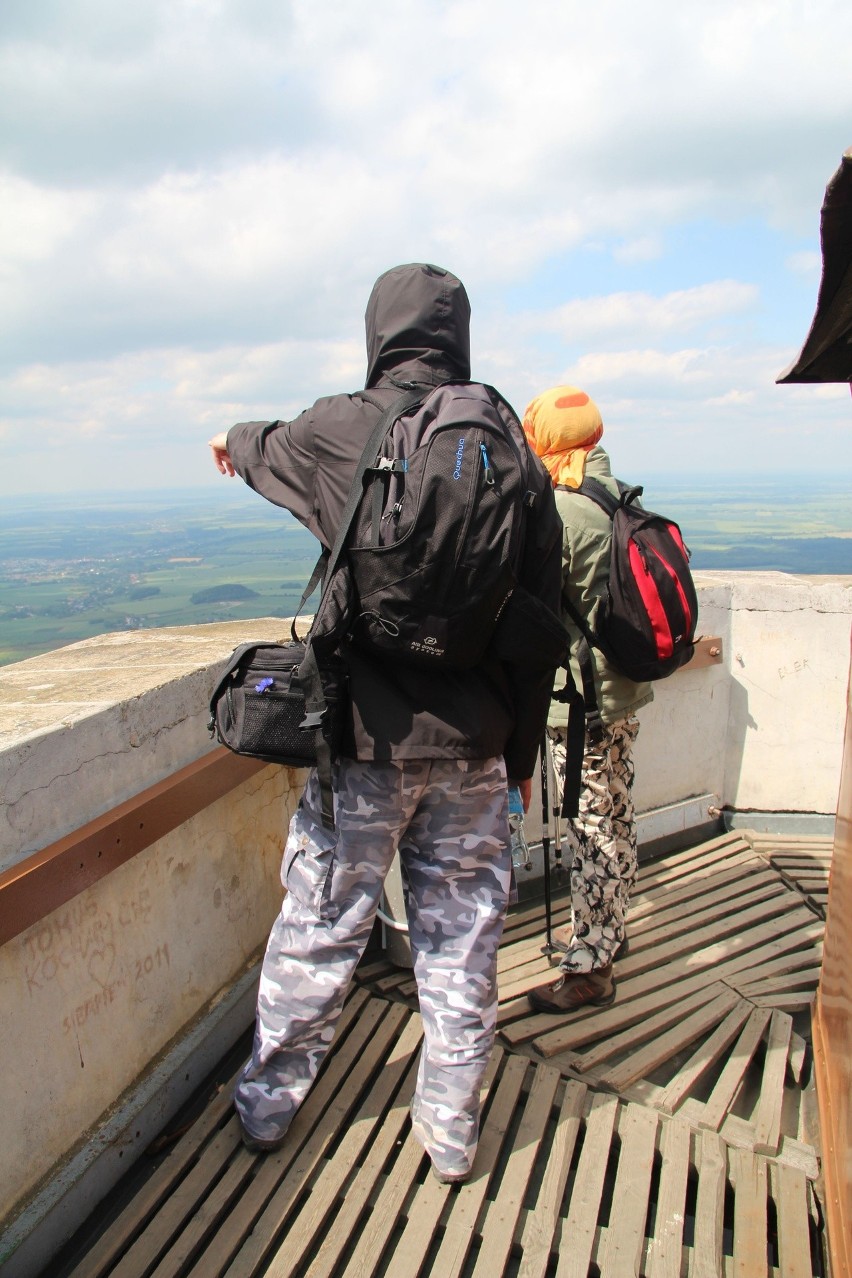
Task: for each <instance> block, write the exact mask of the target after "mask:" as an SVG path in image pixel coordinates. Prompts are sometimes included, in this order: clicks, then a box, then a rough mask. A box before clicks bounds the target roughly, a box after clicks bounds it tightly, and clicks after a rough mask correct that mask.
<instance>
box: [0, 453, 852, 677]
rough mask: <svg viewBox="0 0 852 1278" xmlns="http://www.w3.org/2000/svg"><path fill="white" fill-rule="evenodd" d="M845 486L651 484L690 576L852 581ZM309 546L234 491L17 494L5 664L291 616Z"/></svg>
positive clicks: (836, 481) (6, 596) (5, 542)
mask: <svg viewBox="0 0 852 1278" xmlns="http://www.w3.org/2000/svg"><path fill="white" fill-rule="evenodd" d="M849 492H850V480H849V477H848V476H843V477H839V478H833V479H830V480H820V481H819V482H818V483H815V482H810V483H802V484H799V483H794V482H792V481H791V480H789V479H773V480H762V481H761V482H760V483H752V484H749V483H746V482H744V481H738V482H737V483H735V484H733V483H730V482H729V481H728V480H726V479H724V478H715V479H714V478H709V477H703V476H702V477H681V478H673V477H671V476H667V477H665V478H655V479H653V480H649V481H647V482H646V484H645V495H644V503H645V505H646V506H648V507H649V508H651V509H653V510H658V511H661V512H663V513H665V514H668V515H669V516H670V517H672V518H674V519H676V520H677V521H678V522H679V523H680V525H681V528H682V530H683V534H684V538H685V540H686V542H687V544H688V545H689V547H690V550H691V551H692V564H693V567H694V568H696V569H701V568H705V569H737V570H743V569H749V570H766V569H770V570H776V571H781V572H791V573H804V574H812V573H842V574H852V501H850V497H849ZM317 550H318V545H317V542H316V541H315V539H314V538H313V537H312V536H311V534H310V533H308V532H307V531H306V530H305V529H303V528H302V527H301V526H300V525H299V524H298V523H296V521H295V520H294V519H293V518H292V517H291V516H290V515H288V514H287V512H286V511H283V510H278V509H276V508H275V507H273V506H271V505H269V504H268V503H266V502H264V501H262V500H261V499H260V498H258V497H257V496H256V495H255V494H253V493H251V492H250V491H249V490H247V489H246V488H245V487H243V486H242V485H238V484H236V483H232V484H226V483H224V482H223V483H222V485H221V486H219V487H216V488H211V489H192V490H187V491H186V492H176V491H168V492H151V493H144V494H142V493H134V494H116V495H114V496H112V497H104V496H103V495H101V494H98V495H89V496H85V495H80V496H75V497H68V496H62V497H57V496H47V495H40V496H37V497H30V498H26V499H24V498H16V499H13V500H11V501H10V500H8V499H7V501H6V502H5V504H4V507H3V510H2V512H0V664H8V663H9V662H13V661H21V660H23V659H24V658H26V657H31V656H35V655H37V654H39V653H42V652H48V651H50V650H51V649H54V648H58V647H61V646H62V645H64V644H68V643H73V642H75V641H76V640H79V639H86V638H89V637H90V636H92V635H96V634H102V633H106V632H109V631H120V630H138V629H150V628H153V627H158V626H175V625H189V624H193V623H202V622H210V621H226V620H238V619H240V618H250V617H260V616H275V617H289V616H291V615H292V614H293V612H294V611H295V609H296V606H297V604H298V601H299V598H300V595H301V593H302V589H303V587H304V584H305V583H306V582H307V580H308V577H309V575H310V571H311V569H312V567H313V565H314V561H315V559H316V554H317Z"/></svg>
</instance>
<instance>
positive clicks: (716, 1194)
mask: <svg viewBox="0 0 852 1278" xmlns="http://www.w3.org/2000/svg"><path fill="white" fill-rule="evenodd" d="M695 1142H696V1149H695V1156H696V1163H697V1167H698V1194H697V1197H696V1202H695V1241H694V1243H693V1248H692V1253H691V1255H690V1258H689V1260H690V1263H689V1278H719V1275H720V1274H721V1273H723V1272H724V1271H723V1268H722V1264H723V1252H722V1230H723V1225H724V1214H725V1184H726V1174H727V1153H726V1150H725V1144H724V1141H723V1140H722V1138H721V1136H719V1135H717V1134H716V1132H701V1133H700V1134H696V1137H695Z"/></svg>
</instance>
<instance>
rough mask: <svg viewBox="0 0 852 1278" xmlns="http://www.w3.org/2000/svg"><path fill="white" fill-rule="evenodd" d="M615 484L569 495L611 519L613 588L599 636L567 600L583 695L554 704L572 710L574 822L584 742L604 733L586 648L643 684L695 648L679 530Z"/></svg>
mask: <svg viewBox="0 0 852 1278" xmlns="http://www.w3.org/2000/svg"><path fill="white" fill-rule="evenodd" d="M616 482H617V484H618V491H619V495H618V497H616V496H614V495H613V494H612V493H611V492H610V491H609V489H608V488H606V487H605V486H604V485H603V484H602V483H600V482H599V481H598V480H597V479H592V478H591V477H587V478H585V479H584V480H583V482H582V484H581V485H580V487H579V488H576V489H569V488H567V487H566V488H565V491H566V492H578V493H580V494H582V495H583V496H584V497H589V498H590V499H591V500H592V501H593V502H595V504H596V505H598V506H600V507H601V509H602V510H604V511H605V512H606V513H607V514H608V515H609V517H610V519H611V520H612V544H611V549H610V560H609V584H608V587H607V593H606V595H605V597H604V598H603V600H602V601H601V603H600V605H599V606H598V610H597V613H596V615H595V627H594V630H592V629H591V628H590V626H589V625H588V623H587V621H586V619H585V618H584V617H582V616H581V615H580V613H579V612H578V611H577V609H576V608H575V607H574V606H573V605H572V604H571V603H570V601H569V600H568V599H567V598H566V597H565V596H563V604H564V606H565V608H566V610H567V611H568V613H569V614H570V616H571V617H572V619H573V621H574V622H575V624H576V625H577V626H578V628H579V629H580V631H581V632H582V635H583V641H581V643H580V647H579V651H578V660H579V666H580V674H581V676H582V684H583V690H582V693H579V692H578V691H576V690H575V689H574V688H573V685H570V686H569V687H568V688H566V690H565V691H564V692H563V693H557V694H555V696H556V698H557V700H562V701H566V702H568V703H569V704H570V706H571V714H570V717H569V726H568V734H569V748H568V762H567V765H566V776H565V788H564V801H563V808H562V811H563V815H565V816H576V815H577V810H578V803H579V793H580V769H581V766H582V749H583V737H584V735H585V734H588V735H589V736H590V737H591V739H592V740H595V739H599V738H600V734H601V732H602V731H603V723H602V721H601V717H600V710H599V708H598V704H597V697H596V694H595V680H594V666H593V663H592V657H591V653H590V651H589V648H590V647H592V648H598V649H599V650H600V651H601V652H602V653H603V654H604V656H605V657H606V658H607V660H608V661H609V662H610V664H611V665H612V666H614V667H615V669H616V670H619V671H620V672H621V673H622V674H624V675H626V676H627V677H628V678H629V679H633V680H635V681H636V682H637V683H643V682H645V681H646V680H653V679H665V678H666V677H667V676H668V675H670V674H674V672H675V670H679V669H680V667H681V666H682V665H685V663H686V662H687V661H689V659H690V657H691V656H692V653H693V649H694V647H695V626H696V621H697V617H698V599H697V596H696V593H695V585H694V583H693V580H692V574H691V572H690V570H689V550H688V549H687V547H686V546H685V545H684V541H683V537H682V536H681V532H680V528H679V527H678V525H677V524H676V523H674V522H673V521H672V520H671V519H668V518H666V516H665V515H657V514H655V513H654V512H653V511H650V510H645V509H644V508H643V507H642V506H640V505H638V504H637V500H638V498H639V497H641V495H642V491H643V490H642V488H641V487H628V486H627V485H626V484H622V483H621V482H619V481H616ZM561 488H562V485H560V489H561ZM581 706H582V711H583V714H582V716H581V713H580V709H581Z"/></svg>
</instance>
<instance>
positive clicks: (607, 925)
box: [547, 716, 639, 972]
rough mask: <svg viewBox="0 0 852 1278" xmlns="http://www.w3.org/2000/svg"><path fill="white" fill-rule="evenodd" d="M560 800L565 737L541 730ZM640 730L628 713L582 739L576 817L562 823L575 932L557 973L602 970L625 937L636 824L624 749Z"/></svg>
mask: <svg viewBox="0 0 852 1278" xmlns="http://www.w3.org/2000/svg"><path fill="white" fill-rule="evenodd" d="M547 731H548V736H549V738H550V745H551V751H552V754H553V765H554V772H555V774H556V778H557V789H558V790H559V797H560V802H561V798H562V793H561V791H562V778H563V775H564V770H565V752H566V740H567V732H566V731H565V730H563V729H560V728H548V730H547ZM638 732H639V720H638V719H636V718H635V717H633V716H630V717H628V718H627V719H619V720H617V722H615V723H611V724H608V725H607V726H606V728H605V731H604V736H603V739H602V740H601V741H596V742H595V741H590V740H589V738H588V737H586V743H585V748H584V751H583V778H582V786H581V789H580V812H579V816H578V817H577V819H576V820H574V821H570V822H569V825H568V832H567V841H568V850H569V856H570V866H571V913H572V917H573V926H574V935H573V939H572V941H571V945H570V948H569V950H568V953H567V954H565V955H564V957H563V958H562V961H561V963H560V968H561V969H562V971H564V972H592V971H597V970H598V969H599V968H602V967H606V965H607V963H610V962H612V958H613V955H614V954H615V951H616V950H617V948H618V946H619V945H620V944H621V942H622V940H623V939H624V920H625V916H626V914H627V906H628V903H629V900H630V892H631V889H632V888H633V884H634V883H635V881H636V869H637V861H636V825H635V816H634V808H633V760H632V758H631V751H632V749H633V743H634V742H635V740H636V737H637V734H638Z"/></svg>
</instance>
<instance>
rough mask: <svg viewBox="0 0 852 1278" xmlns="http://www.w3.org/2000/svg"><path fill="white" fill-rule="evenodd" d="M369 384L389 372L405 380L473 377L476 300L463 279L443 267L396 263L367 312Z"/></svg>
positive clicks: (431, 381) (376, 287) (379, 283)
mask: <svg viewBox="0 0 852 1278" xmlns="http://www.w3.org/2000/svg"><path fill="white" fill-rule="evenodd" d="M365 321H366V327H367V381H366V383H365V385H366V386H367V387H371V386H378V385H380V384H381V382H382V381H383V380H386V379H387V376H388V374H390V373H393V375H394V376H395V377H399V378H402V379H403V380H405V381H418V382H426V383H427V384H430V385H433V384H435V383H437V382H441V381H446V380H449V379H456V380H459V381H467V380H468V379H469V377H470V302H469V301H468V296H467V293H466V292H465V287H464V285H463V284H462V282H461V280H458V279H456V277H455V275H452V274H451V273H450V272H449V271H445V270H444V269H443V268H442V267H440V266H430V265H428V264H426V263H423V262H413V263H411V264H409V265H407V266H394V267H393V268H392V269H391V270H389V271H385V273H384V275H380V276H379V278H378V279H377V280H376V282H375V284H374V285H373V291H372V293H371V294H370V300H369V301H368V303H367V312H366V316H365Z"/></svg>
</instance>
